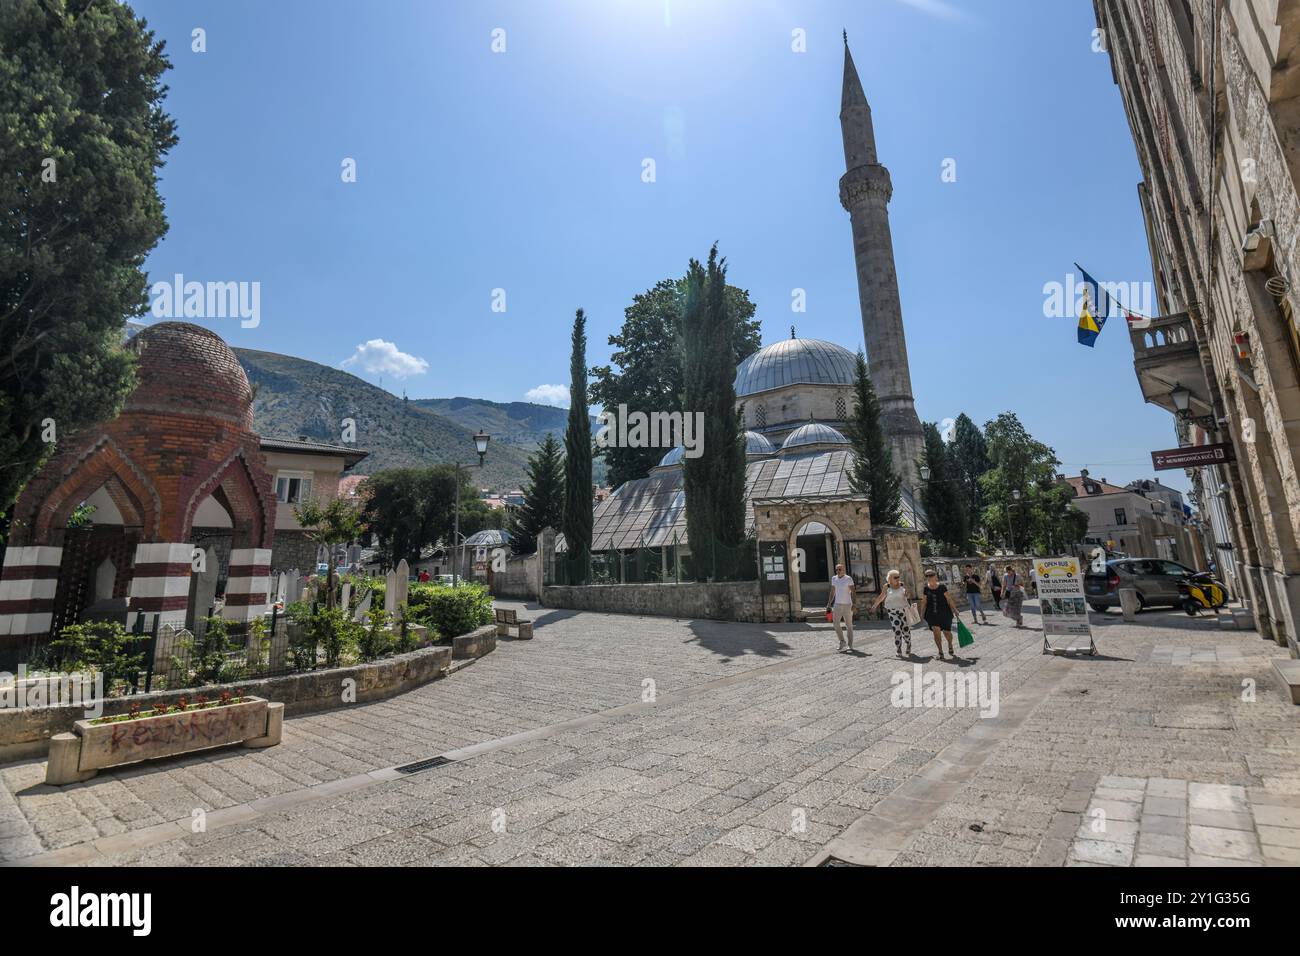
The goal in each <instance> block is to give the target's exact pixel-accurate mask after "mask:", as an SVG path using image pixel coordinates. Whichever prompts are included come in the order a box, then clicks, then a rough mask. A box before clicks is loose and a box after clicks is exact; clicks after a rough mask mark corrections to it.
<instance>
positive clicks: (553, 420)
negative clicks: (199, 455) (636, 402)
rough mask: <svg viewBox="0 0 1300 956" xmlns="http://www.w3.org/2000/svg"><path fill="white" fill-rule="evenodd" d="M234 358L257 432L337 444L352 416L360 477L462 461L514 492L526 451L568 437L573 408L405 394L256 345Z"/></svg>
mask: <svg viewBox="0 0 1300 956" xmlns="http://www.w3.org/2000/svg"><path fill="white" fill-rule="evenodd" d="M235 355H236V356H238V358H239V361H240V363H241V364H242V365H243V366H244V371H245V372H246V373H247V375H248V380H249V382H250V383H251V384H252V386H253V419H254V427H256V429H257V431H258V433H259V434H261V435H264V436H267V437H275V438H298V437H300V436H301V437H305V438H308V439H310V440H312V441H322V442H330V443H333V444H337V443H339V442H340V440H341V436H342V428H343V426H342V421H343V419H345V418H351V419H352V420H353V421H355V423H356V445H357V447H358V448H361V449H364V450H366V451H368V452H370V455H369V456H368V457H367V458H365V459H364V460H363V461H362V462H360V464H358V465H357V466H356V467H355V468H354V469H353V473H354V474H365V475H368V474H373V473H375V472H376V471H382V470H384V469H385V468H401V467H417V466H427V465H434V464H444V463H450V462H453V461H460V462H461V463H462V464H465V465H471V466H474V467H475V470H476V471H478V476H479V477H477V478H476V479H475V481H476V483H477V484H478V485H479V486H480V487H484V488H492V489H493V490H494V491H498V492H503V491H510V490H513V489H515V488H519V487H521V486H522V485H523V484H524V483H525V482H526V481H527V473H526V471H525V464H526V463H527V460H528V456H529V455H531V454H532V453H533V451H534V450H535V449H536V448H537V446H538V445H539V444H540V443H541V442H542V441H543V440H544V439H545V438H546V435H547V434H548V433H552V434H554V435H555V437H556V438H557V439H558V440H561V441H562V440H563V438H564V430H565V427H566V424H567V420H568V414H569V413H568V410H567V409H563V408H555V407H553V406H549V405H535V404H533V403H531V402H492V401H487V400H486V399H477V398H426V399H408V398H399V397H398V396H396V395H393V394H392V393H391V392H387V391H385V390H384V389H382V388H379V387H378V386H376V385H371V384H370V383H369V382H367V381H365V380H363V379H360V378H358V377H357V376H355V375H351V374H349V373H348V372H345V371H343V370H341V369H337V368H331V367H330V366H328V365H321V364H319V363H317V362H312V361H309V360H307V359H301V358H295V357H293V356H290V355H281V354H279V353H276V352H260V351H257V350H255V349H235ZM593 422H594V419H593ZM480 429H482V430H483V431H485V432H487V433H488V434H489V435H491V436H492V442H491V444H490V445H489V446H488V453H487V456H486V457H485V459H484V462H483V466H482V469H481V470H478V469H477V455H476V453H475V451H474V433H475V432H477V431H479V430H480ZM603 464H604V463H603V462H601V461H599V460H597V461H596V462H595V463H594V467H593V471H594V479H595V481H596V483H597V484H599V483H601V482H602V481H603V478H604V467H603Z"/></svg>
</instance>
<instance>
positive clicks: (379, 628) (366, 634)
mask: <svg viewBox="0 0 1300 956" xmlns="http://www.w3.org/2000/svg"><path fill="white" fill-rule="evenodd" d="M366 616H367V617H368V618H369V623H368V624H367V626H366V627H364V628H363V629H362V631H361V634H360V636H359V641H358V650H359V652H360V654H361V659H362V660H363V661H373V660H376V659H378V658H380V657H383V656H384V655H385V654H387V653H389V650H390V646H391V644H392V642H393V641H392V636H391V635H390V634H389V633H388V631H387V630H385V624H386V623H387V621H386V620H385V614H384V606H383V604H371V605H370V613H369V614H368V615H366Z"/></svg>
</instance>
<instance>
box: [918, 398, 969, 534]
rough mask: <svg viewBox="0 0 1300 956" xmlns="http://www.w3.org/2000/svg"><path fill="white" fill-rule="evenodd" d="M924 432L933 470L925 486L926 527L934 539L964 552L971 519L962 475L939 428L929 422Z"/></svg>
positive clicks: (923, 484) (923, 491)
mask: <svg viewBox="0 0 1300 956" xmlns="http://www.w3.org/2000/svg"><path fill="white" fill-rule="evenodd" d="M922 430H923V431H924V432H925V453H924V454H925V458H924V461H925V464H926V466H927V467H929V469H930V480H929V481H925V482H922V484H921V504H922V506H923V507H924V509H925V520H926V526H927V528H928V529H929V531H930V537H931V539H933V540H935V541H938V542H941V543H943V544H945V545H948V546H949V547H951V548H955V549H956V550H957V551H959V552H964V551H966V550H967V546H968V544H969V541H970V519H969V517H968V515H967V513H966V489H965V488H964V487H963V482H962V477H961V472H960V470H959V469H958V467H957V465H956V463H955V462H954V461H953V457H952V453H951V452H950V451H949V450H948V446H947V445H945V444H944V441H943V436H942V435H940V434H939V428H938V426H937V425H935V423H934V422H926V423H925V424H924V425H923V426H922Z"/></svg>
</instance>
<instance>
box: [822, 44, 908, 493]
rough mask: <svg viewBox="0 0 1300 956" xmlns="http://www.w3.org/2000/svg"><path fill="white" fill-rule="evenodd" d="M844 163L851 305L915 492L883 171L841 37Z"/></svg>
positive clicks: (898, 457) (888, 426)
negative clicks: (853, 267)
mask: <svg viewBox="0 0 1300 956" xmlns="http://www.w3.org/2000/svg"><path fill="white" fill-rule="evenodd" d="M840 129H841V131H842V132H843V134H844V166H845V168H846V169H847V170H848V172H846V173H845V174H844V176H843V178H841V179H840V202H841V203H842V204H843V206H844V208H845V209H846V210H847V211H848V214H849V218H850V220H851V221H852V224H853V256H854V258H855V259H856V260H857V267H858V301H859V303H860V304H861V306H862V335H863V338H864V339H865V340H866V344H867V360H868V364H869V366H870V368H871V381H872V384H873V385H874V386H875V388H876V394H877V395H878V396H879V398H880V410H881V419H882V425H883V426H884V430H885V437H886V438H887V439H888V440H889V445H890V449H891V450H892V451H893V455H894V467H895V468H896V469H897V470H898V472H899V474H900V475H902V478H903V487H904V488H907V489H909V490H911V491H913V492H914V493H915V494H917V495H919V493H920V486H919V479H918V474H917V465H916V462H917V460H918V459H919V458H920V457H921V451H922V449H923V448H924V447H925V441H924V438H923V435H922V432H921V420H920V419H919V418H917V416H916V407H915V405H914V404H913V401H912V374H911V372H910V371H909V370H908V366H907V340H906V339H905V338H904V337H903V307H902V304H901V303H900V301H899V298H898V274H897V272H895V271H894V240H893V237H892V236H891V235H890V232H889V197H890V195H891V194H892V193H893V185H892V184H891V183H890V180H889V170H887V169H886V168H885V167H884V166H882V165H880V162H879V161H878V160H877V158H876V134H875V130H874V129H873V128H872V125H871V107H870V106H869V105H868V104H867V95H866V93H864V92H863V91H862V81H861V80H859V79H858V69H857V67H855V66H854V65H853V56H852V54H850V53H849V37H848V33H847V32H845V34H844V92H843V94H842V97H841V100H840Z"/></svg>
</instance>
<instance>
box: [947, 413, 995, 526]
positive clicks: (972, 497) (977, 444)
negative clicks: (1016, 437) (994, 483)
mask: <svg viewBox="0 0 1300 956" xmlns="http://www.w3.org/2000/svg"><path fill="white" fill-rule="evenodd" d="M948 450H949V452H950V453H951V454H952V458H953V462H954V463H955V464H956V466H957V469H958V477H960V478H961V479H962V484H963V485H964V486H965V489H966V514H967V516H968V517H969V520H970V525H971V532H972V533H974V532H975V531H976V530H977V527H978V525H979V524H980V515H981V513H982V512H983V510H984V494H983V492H982V491H981V490H980V475H982V474H984V473H985V472H986V471H988V470H989V469H990V468H992V467H993V463H992V462H990V461H989V450H988V442H987V441H985V439H984V433H983V432H982V431H980V429H979V426H978V425H976V424H975V423H974V422H973V421H971V419H970V416H969V415H967V414H966V413H965V412H963V413H962V414H960V415H958V416H957V421H956V422H955V423H954V424H953V432H952V440H951V441H950V442H949V443H948Z"/></svg>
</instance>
